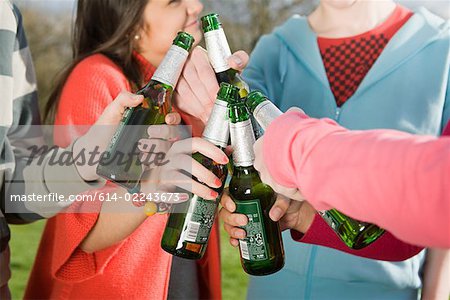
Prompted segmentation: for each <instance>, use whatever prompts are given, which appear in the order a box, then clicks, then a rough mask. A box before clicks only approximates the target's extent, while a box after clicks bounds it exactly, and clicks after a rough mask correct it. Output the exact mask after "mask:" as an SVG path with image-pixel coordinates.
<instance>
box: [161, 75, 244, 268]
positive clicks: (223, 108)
mask: <svg viewBox="0 0 450 300" xmlns="http://www.w3.org/2000/svg"><path fill="white" fill-rule="evenodd" d="M231 101H239V89H238V88H237V87H235V86H233V85H230V84H227V83H222V84H221V85H220V90H219V93H218V95H217V100H216V102H215V103H214V107H213V110H212V112H211V116H210V118H209V120H208V123H207V124H206V127H205V130H204V132H203V138H204V139H205V140H207V141H209V142H211V143H213V144H214V145H216V146H217V147H219V148H220V149H222V150H224V149H225V147H226V146H227V144H228V139H229V135H230V129H229V123H228V103H230V102H231ZM193 157H194V158H195V160H197V161H198V162H199V163H201V164H202V165H203V166H205V167H206V168H207V169H208V170H211V171H212V172H213V173H214V175H216V176H217V177H218V178H219V179H220V180H221V181H222V186H221V187H220V188H218V189H214V190H215V191H216V192H217V193H218V194H219V197H218V198H217V199H216V200H215V201H212V200H205V199H203V198H201V197H199V196H197V195H193V197H192V198H191V199H190V200H189V201H187V202H184V203H180V204H176V205H172V208H171V211H170V216H169V219H168V221H167V225H166V229H165V230H164V234H163V238H162V241H161V247H162V248H163V249H164V250H165V251H167V252H169V253H170V254H173V255H176V256H179V257H183V258H189V259H200V258H202V257H203V254H205V251H206V247H207V244H208V238H209V235H210V232H211V228H212V226H213V224H214V219H215V216H216V211H217V206H218V205H219V201H220V196H221V194H222V192H223V188H224V185H225V180H226V178H227V175H228V169H227V166H226V165H221V164H218V163H216V162H215V161H213V160H212V159H210V158H208V157H206V156H204V155H203V154H201V153H194V154H193Z"/></svg>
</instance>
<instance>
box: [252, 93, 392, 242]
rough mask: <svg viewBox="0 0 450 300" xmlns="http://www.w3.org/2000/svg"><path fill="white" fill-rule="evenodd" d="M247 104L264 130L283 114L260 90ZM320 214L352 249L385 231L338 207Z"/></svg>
mask: <svg viewBox="0 0 450 300" xmlns="http://www.w3.org/2000/svg"><path fill="white" fill-rule="evenodd" d="M246 104H247V106H248V107H249V109H250V111H251V112H252V113H253V116H254V117H255V119H256V121H257V122H258V123H259V124H260V125H261V127H262V128H263V129H264V130H265V129H266V128H267V126H269V124H270V123H271V122H272V121H273V120H274V119H276V118H277V117H278V116H280V115H281V111H280V110H279V109H278V108H277V107H276V106H275V105H274V104H273V103H272V102H271V101H270V100H269V99H268V98H267V97H266V96H265V95H264V94H263V93H261V92H259V91H252V92H251V93H250V94H249V95H248V97H247V101H246ZM319 214H320V215H321V216H322V217H323V218H324V220H325V221H326V222H327V223H328V225H329V226H330V227H331V228H332V229H333V230H334V232H335V233H336V234H337V235H338V236H339V238H340V239H341V240H342V241H343V242H344V243H345V244H346V245H347V246H348V247H349V248H352V249H362V248H364V247H366V246H368V245H370V244H371V243H372V242H374V241H376V240H377V239H378V238H379V237H380V236H381V235H383V233H384V232H385V231H384V229H382V228H380V227H378V226H376V225H374V224H370V223H366V222H361V221H358V220H355V219H352V218H350V217H348V216H346V215H344V214H343V213H341V212H339V211H337V210H336V209H332V210H328V211H322V212H319Z"/></svg>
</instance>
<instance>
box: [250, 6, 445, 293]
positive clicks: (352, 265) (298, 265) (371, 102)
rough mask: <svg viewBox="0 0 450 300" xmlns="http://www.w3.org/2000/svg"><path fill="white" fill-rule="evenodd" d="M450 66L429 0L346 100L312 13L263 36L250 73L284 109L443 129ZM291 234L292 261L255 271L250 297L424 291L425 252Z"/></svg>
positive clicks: (349, 121) (369, 124)
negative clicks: (333, 83) (339, 101)
mask: <svg viewBox="0 0 450 300" xmlns="http://www.w3.org/2000/svg"><path fill="white" fill-rule="evenodd" d="M449 70H450V24H449V22H445V21H444V20H442V19H441V18H439V17H437V16H435V15H433V14H431V13H430V12H428V11H427V10H425V9H423V8H421V9H419V10H418V11H417V12H416V13H415V14H414V15H413V16H412V17H411V18H410V19H409V20H408V22H407V23H406V24H405V25H404V26H403V27H402V28H401V29H400V30H399V31H398V32H397V34H396V35H395V36H394V37H393V38H392V39H391V40H390V42H389V43H388V45H387V46H386V48H385V49H384V51H383V53H382V54H381V56H380V57H379V58H378V60H377V61H376V63H375V64H374V65H373V67H372V69H371V70H370V71H369V73H368V74H367V76H366V77H365V79H364V80H363V82H362V83H361V85H360V86H359V88H358V90H357V91H356V92H355V94H354V95H353V96H352V97H351V98H350V99H349V100H347V102H346V103H345V104H344V105H342V107H340V108H339V107H337V105H336V101H335V99H334V96H333V94H332V92H331V90H330V85H329V82H328V79H327V75H326V73H325V69H324V66H323V62H322V59H321V55H320V52H319V48H318V44H317V36H316V35H315V33H314V32H313V31H312V30H311V29H310V27H309V25H308V22H307V19H306V18H304V17H300V16H294V17H292V18H291V19H289V20H288V21H287V22H286V23H285V24H283V25H282V26H280V27H279V28H277V29H276V30H275V31H274V32H273V33H271V34H269V35H266V36H263V37H262V38H261V39H260V41H259V43H258V44H257V46H256V48H255V50H254V51H253V53H252V55H251V59H250V63H249V66H248V67H247V69H246V70H245V72H244V78H245V80H246V81H247V82H248V83H249V85H250V87H251V89H259V90H261V91H263V92H264V93H266V94H267V95H268V96H269V98H270V99H272V101H274V103H275V104H276V105H277V106H278V107H280V109H282V110H287V109H288V108H289V107H292V106H298V107H300V108H302V109H303V110H304V111H305V112H306V113H307V114H308V115H310V116H311V117H316V118H323V117H328V118H332V119H334V120H336V121H338V122H339V123H340V124H341V125H343V126H345V127H347V128H349V129H374V128H390V129H397V130H402V131H406V132H410V133H416V134H429V135H439V134H440V132H441V131H442V130H443V127H444V126H445V125H446V124H447V121H448V119H449V118H450V101H449V98H450V84H449ZM330 151H332V149H330ZM367 171H368V172H370V170H367ZM411 171H413V170H411ZM349 184H351V183H349ZM417 222H432V220H417ZM283 239H284V245H285V250H286V265H285V267H284V269H283V270H281V271H280V272H278V273H276V274H274V275H270V276H265V277H252V278H251V279H250V285H249V290H248V298H249V299H416V298H417V297H418V294H419V289H420V287H421V270H422V265H423V261H424V252H422V253H420V254H418V255H417V256H415V257H413V258H411V259H408V260H406V261H402V262H383V261H377V260H371V259H365V258H360V257H356V256H353V255H350V254H346V253H342V252H339V251H336V250H333V249H328V248H325V247H321V246H314V245H307V244H302V243H299V242H295V241H293V240H292V238H291V237H290V234H289V232H285V233H284V234H283Z"/></svg>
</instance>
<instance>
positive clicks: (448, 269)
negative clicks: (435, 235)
mask: <svg viewBox="0 0 450 300" xmlns="http://www.w3.org/2000/svg"><path fill="white" fill-rule="evenodd" d="M449 296H450V250H444V249H435V248H434V249H429V250H428V254H427V258H426V262H425V270H424V282H423V288H422V299H424V300H430V299H432V300H440V299H442V300H448V298H449Z"/></svg>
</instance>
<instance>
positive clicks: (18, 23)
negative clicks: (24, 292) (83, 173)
mask: <svg viewBox="0 0 450 300" xmlns="http://www.w3.org/2000/svg"><path fill="white" fill-rule="evenodd" d="M31 146H38V147H40V146H44V139H43V135H42V130H41V127H40V115H39V109H38V99H37V85H36V77H35V73H34V67H33V62H32V58H31V54H30V51H29V48H28V45H27V40H26V37H25V32H24V29H23V26H22V16H21V14H20V12H19V10H18V8H17V7H16V6H15V5H13V4H12V3H11V2H10V0H0V204H1V210H0V299H9V298H10V293H9V290H8V285H7V284H8V280H9V278H10V274H11V272H10V269H9V256H10V255H9V247H8V242H9V238H10V231H9V228H8V223H15V224H23V223H28V222H31V221H34V220H37V219H42V218H43V217H52V216H54V215H55V214H56V213H58V212H59V211H60V210H61V209H62V208H64V205H61V204H58V203H47V204H45V203H37V202H36V203H22V202H20V201H19V202H17V203H16V202H13V201H12V200H11V197H10V195H27V194H32V193H34V194H41V195H44V194H49V193H51V192H58V193H61V194H63V195H71V194H77V193H80V192H83V191H86V190H89V189H92V188H98V187H100V186H102V185H103V184H104V181H96V182H90V183H87V182H84V181H83V179H82V178H81V177H80V175H79V174H78V171H77V169H76V166H75V165H72V166H58V165H55V166H50V165H49V164H48V159H47V158H48V157H49V156H50V155H52V153H51V152H49V153H47V154H46V155H45V156H44V159H42V160H41V159H39V158H37V159H35V160H33V162H32V163H31V164H27V163H28V158H29V157H30V151H31V150H30V149H31V148H30V147H31ZM67 151H71V147H70V148H69V149H67V150H64V149H58V152H57V154H56V155H57V156H59V155H61V154H63V153H64V152H67ZM38 161H41V163H39V162H38ZM42 161H44V163H42ZM56 178H57V180H56Z"/></svg>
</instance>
